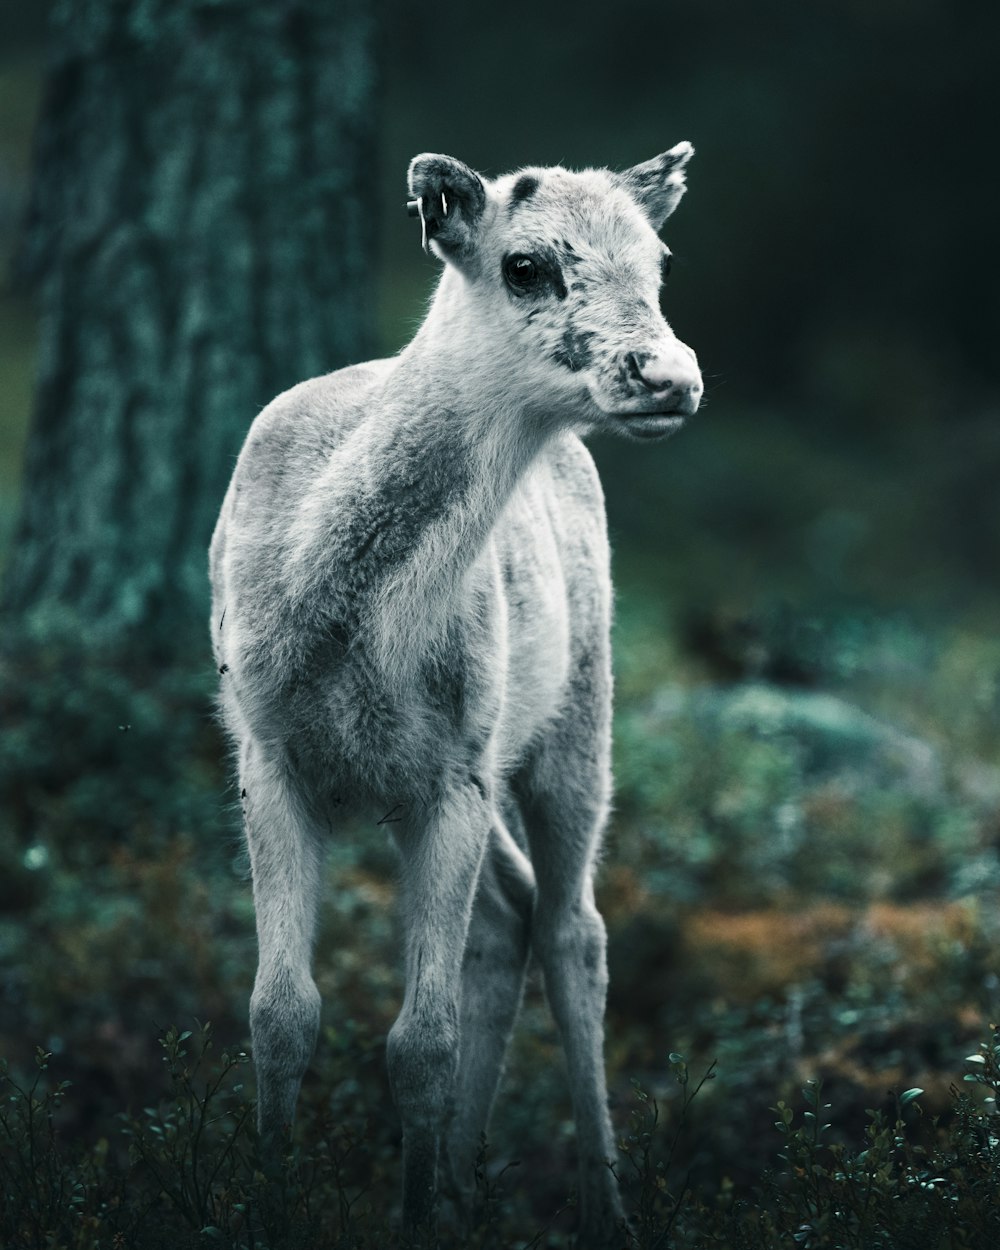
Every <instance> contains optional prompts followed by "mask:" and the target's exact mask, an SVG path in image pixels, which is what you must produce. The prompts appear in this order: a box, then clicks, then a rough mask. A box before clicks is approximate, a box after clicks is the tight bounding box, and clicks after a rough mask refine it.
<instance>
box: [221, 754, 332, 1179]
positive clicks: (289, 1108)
mask: <svg viewBox="0 0 1000 1250" xmlns="http://www.w3.org/2000/svg"><path fill="white" fill-rule="evenodd" d="M240 783H241V786H242V792H243V810H244V823H245V829H246V838H247V846H248V848H249V851H250V866H251V871H252V874H253V894H254V907H255V910H256V918H257V945H258V966H257V977H256V980H255V982H254V989H253V994H252V995H251V998H250V1034H251V1037H252V1040H253V1056H254V1067H255V1069H256V1072H257V1126H258V1130H259V1132H260V1135H261V1142H262V1146H263V1149H264V1151H265V1153H267V1154H269V1155H271V1156H272V1157H273V1156H274V1155H275V1153H276V1152H277V1150H278V1149H279V1148H280V1146H281V1144H282V1142H283V1139H284V1136H285V1134H286V1133H287V1130H288V1129H289V1127H290V1126H291V1123H292V1119H293V1117H294V1114H295V1103H296V1099H297V1098H298V1093H299V1087H300V1085H301V1083H302V1076H303V1074H304V1072H305V1070H306V1065H307V1064H308V1063H309V1060H310V1058H311V1056H312V1053H313V1048H314V1047H315V1045H316V1035H317V1033H318V1031H319V1010H320V1000H319V991H318V990H317V989H316V985H315V982H314V981H313V978H312V970H311V964H312V947H313V939H314V936H315V929H316V911H317V906H318V901H319V891H320V875H321V869H322V854H321V844H320V839H319V834H318V830H317V829H316V826H315V824H314V822H313V821H312V819H311V818H310V816H309V814H308V812H307V811H306V808H305V805H304V803H303V802H302V800H301V798H300V796H299V795H298V794H297V792H296V790H295V787H294V786H293V785H292V784H291V780H290V778H289V775H288V771H287V769H286V768H285V767H284V766H283V763H282V762H281V761H278V760H275V759H269V758H266V757H265V756H264V755H263V753H262V752H261V751H260V749H259V748H258V747H257V746H256V745H254V744H250V745H248V746H246V747H245V748H244V750H243V753H242V758H241V762H240Z"/></svg>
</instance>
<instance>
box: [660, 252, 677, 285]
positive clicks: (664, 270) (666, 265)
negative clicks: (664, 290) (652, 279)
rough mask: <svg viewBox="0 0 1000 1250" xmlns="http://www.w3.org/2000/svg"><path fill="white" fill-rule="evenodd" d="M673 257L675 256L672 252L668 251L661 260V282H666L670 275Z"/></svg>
mask: <svg viewBox="0 0 1000 1250" xmlns="http://www.w3.org/2000/svg"><path fill="white" fill-rule="evenodd" d="M673 259H674V258H673V257H672V256H671V255H670V253H669V252H667V254H666V256H664V258H663V260H662V261H661V262H660V281H661V282H666V280H667V279H668V278H669V277H670V266H671V264H672V263H673Z"/></svg>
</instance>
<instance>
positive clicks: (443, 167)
mask: <svg viewBox="0 0 1000 1250" xmlns="http://www.w3.org/2000/svg"><path fill="white" fill-rule="evenodd" d="M408 185H409V188H410V195H411V197H412V199H411V201H410V204H409V209H410V212H411V213H412V214H413V216H415V217H419V218H420V221H421V225H422V228H423V244H424V248H425V249H426V250H427V251H431V250H433V251H434V252H435V253H436V254H437V255H438V256H440V257H441V259H442V260H447V261H451V262H452V263H453V264H455V265H457V266H458V268H459V269H467V268H468V267H469V266H470V263H471V261H472V258H473V256H474V255H475V250H476V241H477V236H478V234H479V227H480V225H481V223H482V217H483V213H484V211H485V209H486V189H485V187H484V186H483V180H482V178H480V176H479V175H478V174H477V173H476V171H475V170H474V169H470V168H469V166H468V165H463V164H462V162H461V161H457V160H455V158H454V157H453V156H442V155H440V154H439V153H437V152H423V153H421V154H420V156H415V157H414V158H413V160H412V161H410V171H409V177H408Z"/></svg>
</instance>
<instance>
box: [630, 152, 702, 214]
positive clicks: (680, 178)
mask: <svg viewBox="0 0 1000 1250" xmlns="http://www.w3.org/2000/svg"><path fill="white" fill-rule="evenodd" d="M692 156H694V148H693V147H692V146H691V144H690V143H688V142H687V140H685V141H684V142H683V143H678V144H676V145H675V146H674V147H672V148H671V149H670V151H669V152H661V153H660V155H659V156H654V157H653V159H652V160H651V161H644V162H643V164H641V165H633V166H632V168H631V169H626V170H625V171H624V173H620V174H618V175H617V178H618V181H619V183H620V184H621V185H622V186H623V187H624V188H625V190H626V191H628V193H629V194H630V195H631V196H632V198H633V199H634V200H635V202H636V203H637V204H638V205H639V207H640V208H641V209H642V211H643V212H644V213H645V214H646V216H647V217H648V218H649V220H650V221H651V222H652V224H653V227H654V229H656V230H659V229H660V227H661V226H662V225H663V223H664V222H665V221H666V220H667V218H668V217H669V216H670V214H671V213H672V212H673V211H674V209H675V208H676V207H677V205H678V204H679V203H680V202H681V196H682V195H683V194H684V192H685V190H686V187H685V182H684V167H685V165H687V163H688V161H689V160H690V159H691V157H692Z"/></svg>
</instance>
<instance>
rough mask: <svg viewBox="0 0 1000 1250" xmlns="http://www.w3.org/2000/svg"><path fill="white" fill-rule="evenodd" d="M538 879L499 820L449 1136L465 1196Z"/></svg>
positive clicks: (520, 978)
mask: <svg viewBox="0 0 1000 1250" xmlns="http://www.w3.org/2000/svg"><path fill="white" fill-rule="evenodd" d="M534 896H535V881H534V874H533V873H532V871H531V864H530V863H529V862H528V859H527V856H526V855H525V854H524V853H523V852H522V851H521V849H520V847H519V846H518V845H517V844H516V843H515V841H514V840H513V838H512V837H511V835H510V834H509V833H508V832H507V829H506V828H505V827H504V825H503V824H502V823H501V822H500V821H499V820H497V821H495V823H494V826H493V829H492V830H491V832H490V844H489V848H488V850H487V852H486V856H485V859H484V861H483V867H482V871H481V872H480V875H479V884H478V886H477V887H476V901H475V904H474V906H473V911H472V922H471V924H470V926H469V936H468V940H467V941H466V944H465V955H464V958H463V961H462V1015H461V1032H460V1037H461V1040H460V1043H459V1061H458V1075H457V1078H456V1085H455V1111H454V1115H453V1118H452V1122H451V1125H450V1127H449V1130H448V1137H447V1147H448V1163H449V1169H450V1180H451V1184H452V1187H453V1189H454V1190H456V1191H457V1195H458V1196H459V1197H462V1198H464V1197H466V1196H467V1194H468V1192H469V1190H470V1189H471V1187H472V1184H473V1169H474V1164H475V1160H476V1156H477V1154H478V1152H479V1144H480V1137H481V1135H482V1134H483V1133H484V1132H485V1131H486V1129H487V1126H488V1123H489V1117H490V1109H491V1107H492V1105H493V1099H494V1096H495V1094H496V1089H497V1085H498V1083H499V1080H500V1074H501V1070H502V1068H503V1059H504V1054H505V1053H506V1050H507V1043H508V1041H509V1040H510V1035H511V1032H512V1030H513V1028H514V1023H515V1020H516V1019H517V1013H518V1009H519V1007H520V1005H521V993H522V991H523V988H524V974H525V969H526V967H527V962H528V949H529V936H530V927H531V910H532V906H533V904H534Z"/></svg>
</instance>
